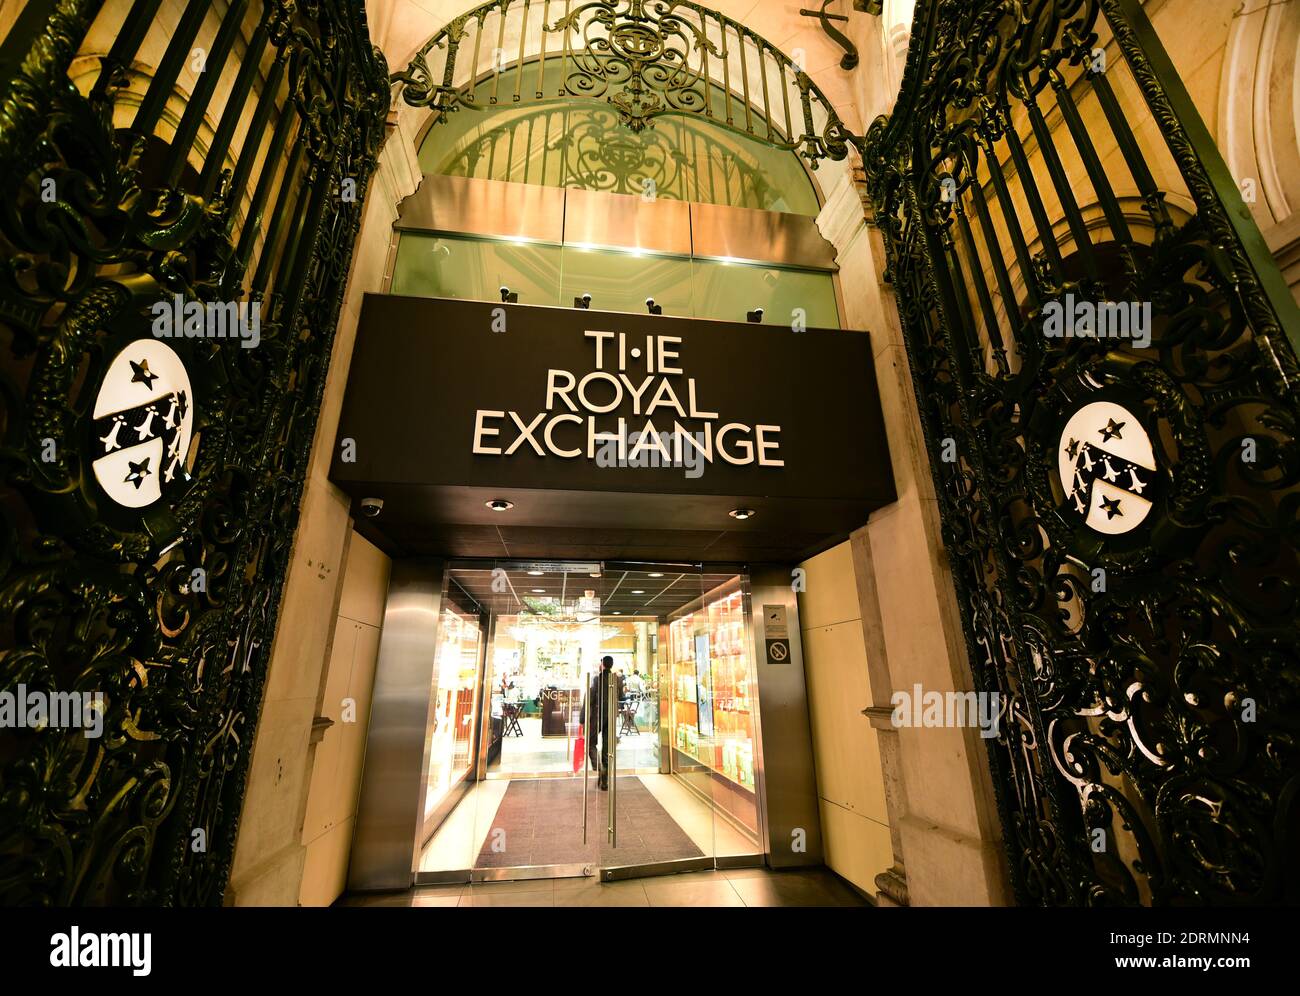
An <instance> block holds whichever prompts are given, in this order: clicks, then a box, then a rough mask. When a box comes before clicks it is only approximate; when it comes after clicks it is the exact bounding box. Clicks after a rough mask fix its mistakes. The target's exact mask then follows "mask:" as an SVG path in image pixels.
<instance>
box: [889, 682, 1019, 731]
mask: <svg viewBox="0 0 1300 996" xmlns="http://www.w3.org/2000/svg"><path fill="white" fill-rule="evenodd" d="M889 704H890V705H892V706H893V707H894V712H893V715H892V716H890V717H889V718H890V722H892V723H893V724H894V727H895V728H902V727H904V726H912V727H920V728H926V729H942V728H946V727H967V726H969V727H973V728H975V729H978V730H979V731H980V736H981V737H983V738H984V739H985V740H990V739H992V738H993V737H996V736H997V735H998V723H999V721H1000V719H1001V715H1002V697H1001V696H1000V695H999V694H998V693H997V692H927V691H925V690H923V689H922V687H921V686H920V685H919V684H918V685H913V686H912V690H911V691H910V692H895V693H894V694H893V695H891V696H890V697H889Z"/></svg>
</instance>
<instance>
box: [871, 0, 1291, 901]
mask: <svg viewBox="0 0 1300 996" xmlns="http://www.w3.org/2000/svg"><path fill="white" fill-rule="evenodd" d="M1146 119H1154V122H1155V124H1156V125H1157V126H1158V132H1154V137H1151V136H1152V132H1145V131H1143V130H1142V129H1140V128H1139V123H1140V122H1142V121H1144V120H1146ZM1144 136H1145V137H1144ZM864 159H865V165H866V169H867V174H868V180H869V184H870V187H871V193H872V199H873V201H874V205H875V219H874V220H875V223H876V224H877V225H878V226H879V228H880V230H881V232H882V235H883V238H884V242H885V246H886V251H887V255H888V275H889V279H890V280H891V282H892V283H893V285H894V287H895V290H896V292H897V299H898V304H899V311H900V316H901V321H902V325H903V332H904V338H905V341H906V347H907V353H908V357H909V362H910V365H911V368H912V376H913V383H914V387H915V391H916V395H917V399H918V402H919V406H920V409H921V413H922V421H923V429H924V434H925V437H926V441H927V448H928V450H929V454H930V461H931V465H932V473H933V477H934V482H935V486H936V491H937V493H938V499H939V505H940V511H941V517H942V523H943V538H944V543H945V546H946V549H947V552H948V556H949V559H950V563H951V566H952V572H953V577H954V584H955V588H956V592H957V597H958V600H959V603H960V605H961V610H962V616H963V625H964V628H965V636H966V642H967V649H968V653H969V657H970V660H971V666H972V671H973V673H974V678H975V682H976V687H977V689H978V690H979V691H982V692H986V693H997V694H998V695H999V697H1000V698H999V701H1000V702H1001V704H1002V713H1001V724H1000V727H999V735H998V736H997V738H996V739H995V740H990V741H989V743H990V749H989V757H990V764H991V767H992V773H993V780H994V785H995V788H996V790H997V794H998V804H999V807H1000V809H1001V817H1002V824H1003V833H1004V838H1005V841H1004V842H1005V847H1006V853H1007V860H1008V864H1009V867H1010V873H1011V880H1012V884H1013V887H1014V891H1015V894H1016V898H1017V900H1018V901H1019V902H1021V903H1029V904H1043V905H1055V904H1112V903H1122V904H1138V903H1142V904H1189V903H1190V904H1240V903H1296V902H1298V901H1300V742H1298V735H1300V632H1298V630H1297V617H1298V611H1297V610H1298V606H1297V585H1298V584H1300V562H1298V561H1297V549H1296V548H1297V538H1298V536H1300V527H1298V525H1297V509H1300V488H1298V487H1297V485H1298V484H1300V449H1297V442H1296V427H1297V426H1296V424H1297V416H1298V415H1300V408H1298V407H1297V394H1296V388H1297V384H1298V383H1300V376H1298V373H1297V366H1296V348H1297V341H1298V337H1300V320H1298V318H1297V310H1296V305H1295V302H1294V300H1293V299H1292V298H1291V296H1290V294H1289V293H1288V289H1287V287H1286V285H1285V283H1284V281H1283V280H1282V278H1281V275H1280V274H1279V273H1278V271H1277V269H1276V266H1275V264H1274V262H1273V261H1272V259H1271V258H1270V257H1269V255H1268V253H1267V251H1266V249H1265V248H1264V244H1263V240H1262V239H1261V238H1260V236H1259V233H1258V230H1257V229H1255V227H1254V225H1253V223H1252V222H1251V221H1250V217H1249V213H1248V211H1247V209H1246V207H1245V206H1244V205H1243V204H1242V198H1241V193H1240V191H1239V190H1238V189H1237V186H1236V181H1235V180H1234V179H1233V178H1232V177H1231V176H1230V175H1229V173H1228V170H1227V167H1226V166H1225V165H1224V163H1223V160H1222V158H1221V157H1220V155H1219V153H1218V151H1217V149H1215V148H1214V146H1213V143H1212V140H1211V137H1210V135H1209V133H1208V131H1207V130H1206V129H1205V127H1204V125H1203V124H1202V123H1201V120H1200V118H1199V116H1198V115H1197V113H1196V110H1195V108H1194V106H1193V105H1192V102H1191V100H1190V98H1189V96H1188V93H1187V91H1186V89H1185V88H1184V87H1183V84H1182V83H1181V81H1180V80H1179V79H1178V77H1177V75H1176V73H1175V72H1174V70H1173V67H1172V63H1171V62H1170V60H1169V58H1168V55H1167V54H1166V53H1165V51H1164V49H1163V47H1162V46H1161V44H1160V41H1159V40H1158V38H1157V37H1156V36H1155V33H1154V31H1153V30H1152V27H1151V24H1150V22H1149V21H1148V19H1147V17H1146V14H1145V13H1144V12H1143V11H1142V9H1141V7H1140V6H1139V4H1138V3H1137V2H1135V0H1022V2H1015V3H1006V2H1002V0H974V2H972V0H960V2H954V0H921V2H919V3H918V4H917V10H916V19H915V23H914V28H913V40H912V45H911V49H910V52H909V55H908V62H907V68H906V74H905V80H904V83H903V88H902V92H901V94H900V99H899V103H898V105H897V107H896V108H895V111H894V112H893V114H892V115H891V116H890V117H889V118H888V119H882V120H880V121H878V122H877V123H876V124H875V125H874V126H873V128H872V129H871V132H870V134H869V135H868V136H867V141H866V143H865V145H864Z"/></svg>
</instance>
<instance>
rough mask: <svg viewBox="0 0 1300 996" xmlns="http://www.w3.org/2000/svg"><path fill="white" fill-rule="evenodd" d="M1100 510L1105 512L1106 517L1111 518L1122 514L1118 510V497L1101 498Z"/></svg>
mask: <svg viewBox="0 0 1300 996" xmlns="http://www.w3.org/2000/svg"><path fill="white" fill-rule="evenodd" d="M1101 510H1102V511H1103V512H1105V513H1106V518H1108V519H1113V518H1115V516H1117V515H1118V516H1123V514H1124V513H1123V512H1121V511H1120V510H1119V499H1118V498H1103V499H1102V500H1101Z"/></svg>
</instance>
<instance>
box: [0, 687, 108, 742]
mask: <svg viewBox="0 0 1300 996" xmlns="http://www.w3.org/2000/svg"><path fill="white" fill-rule="evenodd" d="M49 727H52V728H56V729H64V730H78V729H79V730H81V731H82V735H83V736H84V737H85V738H86V739H87V740H94V739H98V738H99V737H101V736H103V733H104V693H103V692H47V691H42V690H41V689H39V688H32V689H29V688H28V687H27V686H26V685H21V684H20V685H18V686H17V688H15V689H13V690H10V689H8V688H6V689H4V690H3V691H0V729H5V730H43V729H46V728H49Z"/></svg>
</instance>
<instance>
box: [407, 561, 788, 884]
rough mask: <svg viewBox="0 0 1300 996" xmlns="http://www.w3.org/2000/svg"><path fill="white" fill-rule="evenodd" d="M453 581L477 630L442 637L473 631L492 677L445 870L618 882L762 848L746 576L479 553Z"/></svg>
mask: <svg viewBox="0 0 1300 996" xmlns="http://www.w3.org/2000/svg"><path fill="white" fill-rule="evenodd" d="M448 588H449V594H448V598H447V599H446V600H445V601H446V602H449V603H451V602H457V601H459V602H460V603H463V604H464V605H467V606H474V607H476V609H477V615H475V616H474V618H475V619H476V620H478V622H477V624H476V626H474V627H468V628H465V627H462V628H460V629H458V628H457V625H459V624H455V623H450V624H448V625H446V626H444V629H443V639H444V641H445V642H446V643H447V645H449V646H450V645H451V644H452V643H455V642H456V641H457V640H459V639H461V637H458V636H456V634H457V633H461V634H465V633H469V634H473V633H477V634H479V637H478V640H477V642H474V640H472V639H471V638H470V637H465V639H466V640H468V641H469V642H468V643H466V644H465V646H466V647H469V646H470V645H471V644H472V645H473V646H481V647H482V651H481V661H482V664H481V668H482V670H481V675H482V677H481V679H480V685H479V687H480V689H481V691H480V694H479V695H478V706H477V708H478V726H479V730H480V734H479V737H478V740H477V747H476V750H475V752H474V758H473V764H472V765H471V768H472V781H473V785H472V789H471V790H470V792H469V793H468V795H467V796H466V801H465V802H462V803H461V804H460V806H459V807H458V808H457V810H456V813H455V814H454V816H453V818H452V819H451V820H449V821H448V824H449V825H454V826H456V827H458V828H459V829H458V831H457V836H456V840H457V844H456V849H455V854H454V855H452V856H451V857H449V858H447V859H446V860H445V861H444V864H447V862H450V864H448V865H447V867H449V868H450V867H451V866H453V865H454V866H455V867H456V868H459V869H462V870H463V873H464V874H469V875H470V876H471V877H472V878H474V879H476V880H480V881H486V880H494V879H518V878H541V877H563V876H596V875H602V876H603V877H605V878H607V879H615V878H631V877H636V876H641V875H654V874H666V873H672V872H679V871H690V870H696V869H703V868H712V867H716V864H717V862H718V861H719V860H723V859H725V860H726V861H728V862H734V861H735V860H736V859H738V858H740V859H744V858H747V857H753V856H761V852H762V848H761V846H760V845H759V838H760V834H759V813H760V807H759V805H758V801H757V792H756V788H755V786H756V782H757V780H758V777H757V768H758V761H757V760H756V758H755V743H756V729H757V728H756V721H757V717H756V706H755V700H756V699H757V695H756V694H755V693H754V688H755V685H754V661H753V651H752V648H751V632H752V629H751V623H750V619H749V615H748V590H747V587H746V576H745V575H744V573H743V572H741V571H737V570H728V569H702V568H701V567H699V566H698V565H680V564H653V563H571V562H554V563H551V562H547V563H530V562H522V561H511V562H506V561H474V562H459V563H456V564H453V565H452V566H451V567H450V569H449V581H448ZM457 646H460V644H459V643H457ZM446 653H448V654H451V655H452V656H456V655H457V654H458V655H459V656H460V657H461V658H463V659H468V656H469V655H470V653H471V651H470V650H469V649H461V650H459V651H456V652H455V653H453V652H452V651H446ZM448 710H450V711H454V709H453V707H452V706H451V705H450V704H449V705H448ZM451 721H452V722H453V723H454V722H455V718H454V716H453V717H452V720H451ZM441 729H444V727H443V726H441V725H439V726H438V727H437V728H435V732H434V735H435V736H437V735H438V730H441ZM456 756H459V755H456ZM430 777H431V784H433V783H434V780H433V773H432V772H431V776H430ZM444 836H445V835H444V833H443V832H442V831H440V832H439V834H438V838H439V839H440V840H441V839H442V838H443V837H444ZM442 849H443V851H447V848H446V847H443V848H442ZM449 853H450V852H449Z"/></svg>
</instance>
